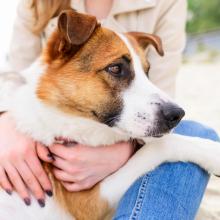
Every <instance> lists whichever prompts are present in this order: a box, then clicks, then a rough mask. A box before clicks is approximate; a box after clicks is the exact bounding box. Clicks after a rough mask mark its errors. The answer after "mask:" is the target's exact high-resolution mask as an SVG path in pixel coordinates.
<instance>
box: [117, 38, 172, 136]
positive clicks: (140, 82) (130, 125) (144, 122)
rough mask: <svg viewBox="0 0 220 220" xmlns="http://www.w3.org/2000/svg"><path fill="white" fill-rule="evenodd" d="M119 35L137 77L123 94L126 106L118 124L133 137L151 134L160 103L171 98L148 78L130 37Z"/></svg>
mask: <svg viewBox="0 0 220 220" xmlns="http://www.w3.org/2000/svg"><path fill="white" fill-rule="evenodd" d="M118 36H119V37H120V38H121V39H122V41H123V42H124V43H125V45H126V46H127V48H128V50H129V52H130V54H131V57H132V61H133V68H134V72H135V77H134V80H133V81H132V83H131V85H130V87H129V88H128V89H127V90H125V92H124V94H123V101H124V108H123V112H122V114H121V120H120V121H119V123H118V124H117V126H118V127H119V128H121V129H122V130H125V131H126V132H128V133H129V134H130V135H131V136H132V137H146V136H151V135H152V134H153V132H154V127H155V124H157V123H156V122H157V121H158V119H157V111H158V103H163V102H168V101H170V99H169V98H168V96H167V95H166V94H165V93H163V92H162V91H161V90H159V89H158V88H157V87H156V86H154V85H153V84H152V83H151V82H150V81H149V80H148V78H147V76H146V74H145V72H144V70H143V67H142V64H141V61H140V58H139V57H138V55H137V54H136V52H135V50H134V49H133V47H132V46H131V44H130V42H129V41H128V39H127V38H126V37H125V36H124V35H122V34H118Z"/></svg>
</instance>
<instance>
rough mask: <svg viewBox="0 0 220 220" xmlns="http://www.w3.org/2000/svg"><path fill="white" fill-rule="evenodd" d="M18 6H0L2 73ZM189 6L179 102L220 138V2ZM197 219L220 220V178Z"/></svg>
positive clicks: (13, 0) (195, 0)
mask: <svg viewBox="0 0 220 220" xmlns="http://www.w3.org/2000/svg"><path fill="white" fill-rule="evenodd" d="M17 2H18V0H7V1H1V2H0V34H1V38H0V39H1V41H0V71H1V67H3V66H4V61H5V57H6V53H7V51H8V47H9V43H10V36H11V31H12V25H13V20H14V16H15V12H16V5H17ZM188 5H189V8H188V21H187V27H186V30H187V45H186V49H185V51H184V57H183V65H182V66H181V68H180V71H179V74H178V78H177V100H178V101H179V103H180V104H181V105H182V106H183V107H184V108H185V109H186V112H187V118H189V119H193V120H197V121H200V122H202V123H205V124H207V125H208V126H211V127H213V128H214V129H216V130H217V131H218V132H219V134H220V0H210V1H207V0H188ZM195 187H196V186H195ZM197 219H198V220H219V219H220V178H219V179H218V178H215V177H212V178H211V181H210V182H209V185H208V189H207V192H206V195H205V197H204V199H203V202H202V205H201V209H200V212H199V214H198V217H197Z"/></svg>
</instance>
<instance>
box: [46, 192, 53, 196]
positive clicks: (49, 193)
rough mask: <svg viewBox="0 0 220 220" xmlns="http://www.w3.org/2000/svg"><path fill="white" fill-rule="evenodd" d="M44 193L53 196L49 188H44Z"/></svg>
mask: <svg viewBox="0 0 220 220" xmlns="http://www.w3.org/2000/svg"><path fill="white" fill-rule="evenodd" d="M45 193H46V194H47V195H48V196H49V197H52V196H53V192H52V191H51V190H45Z"/></svg>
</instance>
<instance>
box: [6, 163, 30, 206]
mask: <svg viewBox="0 0 220 220" xmlns="http://www.w3.org/2000/svg"><path fill="white" fill-rule="evenodd" d="M5 171H6V173H7V175H8V177H9V180H10V182H11V183H12V185H13V186H14V188H15V190H16V192H17V193H18V195H19V196H20V197H21V198H22V199H23V200H24V203H25V204H26V205H27V206H29V205H30V204H31V199H30V196H29V194H28V191H27V189H26V187H25V184H24V182H23V181H22V179H21V176H20V175H19V173H18V171H17V170H16V169H15V168H14V167H13V166H12V165H11V164H6V165H5Z"/></svg>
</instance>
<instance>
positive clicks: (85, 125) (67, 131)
mask: <svg viewBox="0 0 220 220" xmlns="http://www.w3.org/2000/svg"><path fill="white" fill-rule="evenodd" d="M45 68H46V67H45V66H44V65H42V62H41V61H40V60H38V61H36V62H35V63H34V64H33V65H32V66H31V67H30V68H29V69H27V70H25V72H23V73H22V75H23V76H25V78H26V81H27V83H26V84H25V85H24V86H22V87H20V88H19V89H18V90H17V91H16V95H15V99H16V100H15V102H13V103H19V105H17V106H15V104H13V103H12V105H11V106H10V112H11V114H12V117H14V118H15V119H16V123H17V126H18V129H19V130H20V131H22V132H24V133H27V134H28V135H30V136H31V137H33V138H34V139H35V140H37V141H40V142H42V143H44V144H46V145H50V144H51V143H53V142H54V139H55V137H59V136H62V137H65V138H69V139H71V140H75V141H76V142H79V143H82V144H88V145H91V146H97V145H105V144H113V143H115V142H118V141H121V140H128V139H129V137H128V136H126V135H124V134H122V133H120V132H119V131H118V130H117V129H112V128H110V127H108V126H106V125H104V124H100V123H98V122H95V121H93V120H89V119H86V118H82V117H77V116H74V115H68V114H66V113H63V112H61V111H59V110H58V109H55V108H53V107H50V106H49V105H47V104H44V103H42V102H41V100H40V99H38V97H37V96H36V87H37V84H38V80H39V78H40V76H41V74H42V73H43V72H44V71H45Z"/></svg>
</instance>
